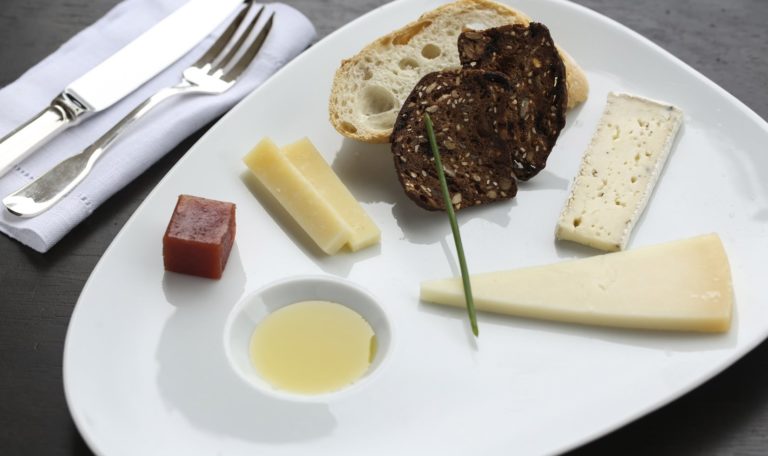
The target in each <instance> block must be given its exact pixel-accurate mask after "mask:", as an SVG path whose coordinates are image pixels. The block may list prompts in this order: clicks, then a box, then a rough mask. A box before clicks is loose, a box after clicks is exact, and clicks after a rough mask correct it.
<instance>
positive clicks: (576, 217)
mask: <svg viewBox="0 0 768 456" xmlns="http://www.w3.org/2000/svg"><path fill="white" fill-rule="evenodd" d="M682 121H683V113H682V111H680V110H679V109H677V108H675V107H674V106H670V105H666V104H662V103H658V102H656V101H652V100H648V99H645V98H641V97H637V96H633V95H626V94H615V93H611V94H609V95H608V104H607V105H606V108H605V111H604V112H603V116H602V118H601V119H600V123H599V124H598V126H597V131H596V132H595V134H594V136H593V137H592V142H591V143H590V144H589V147H588V148H587V151H586V152H585V153H584V157H583V158H582V161H581V168H580V169H579V173H578V175H577V176H576V178H575V179H574V182H573V185H572V186H571V194H570V196H569V197H568V200H567V202H566V204H565V208H564V209H563V211H562V213H561V215H560V219H559V221H558V223H557V230H556V232H555V236H556V237H557V239H563V240H569V241H574V242H578V243H580V244H584V245H588V246H591V247H594V248H597V249H601V250H607V251H616V250H624V249H625V248H626V246H627V242H628V241H629V236H630V234H631V233H632V228H633V227H634V225H635V223H636V222H637V219H638V218H639V217H640V215H642V213H643V210H644V209H645V206H646V204H647V202H648V199H649V198H650V196H651V193H652V192H653V188H654V185H655V184H656V180H657V179H658V177H659V173H660V172H661V170H662V168H663V167H664V163H665V162H666V160H667V157H668V156H669V151H670V149H671V148H672V143H673V142H674V140H675V136H676V135H677V132H678V130H679V129H680V125H681V124H682Z"/></svg>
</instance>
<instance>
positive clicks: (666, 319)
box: [421, 234, 733, 332]
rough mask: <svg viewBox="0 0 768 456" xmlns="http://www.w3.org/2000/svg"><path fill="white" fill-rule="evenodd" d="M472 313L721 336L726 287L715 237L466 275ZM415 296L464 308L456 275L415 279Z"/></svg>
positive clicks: (726, 315)
mask: <svg viewBox="0 0 768 456" xmlns="http://www.w3.org/2000/svg"><path fill="white" fill-rule="evenodd" d="M471 283H472V294H473V297H474V301H475V306H476V308H477V309H478V310H481V311H488V312H496V313H502V314H508V315H516V316H521V317H529V318H539V319H545V320H558V321H565V322H571V323H581V324H587V325H601V326H615V327H622V328H641V329H658V330H675V331H706V332H724V331H727V330H728V328H729V326H730V322H731V312H732V307H733V290H732V288H731V273H730V267H729V265H728V258H727V257H726V254H725V250H724V249H723V245H722V243H721V242H720V238H719V237H718V236H717V235H715V234H710V235H705V236H700V237H695V238H692V239H686V240H681V241H675V242H670V243H666V244H659V245H655V246H650V247H643V248H638V249H633V250H629V251H626V252H619V253H610V254H604V255H598V256H594V257H590V258H585V259H579V260H572V261H566V262H562V263H556V264H552V265H548V266H538V267H531V268H525V269H518V270H513V271H504V272H493V273H487V274H479V275H474V276H472V277H471ZM421 299H422V300H424V301H429V302H433V303H437V304H446V305H450V306H456V307H464V306H465V302H464V291H463V287H462V283H461V279H460V278H454V279H447V280H434V281H427V282H422V284H421Z"/></svg>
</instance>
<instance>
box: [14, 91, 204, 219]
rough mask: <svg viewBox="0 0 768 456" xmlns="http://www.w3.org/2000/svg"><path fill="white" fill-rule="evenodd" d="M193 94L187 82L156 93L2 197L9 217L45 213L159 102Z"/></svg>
mask: <svg viewBox="0 0 768 456" xmlns="http://www.w3.org/2000/svg"><path fill="white" fill-rule="evenodd" d="M195 91H196V87H195V86H193V85H190V84H189V83H187V82H182V83H179V84H177V85H175V86H173V87H168V88H165V89H162V90H160V91H158V92H157V93H155V94H154V95H152V96H151V97H149V98H147V99H146V100H145V101H144V102H142V103H141V104H140V105H138V106H137V107H136V108H134V109H133V110H132V111H131V112H130V113H128V114H127V115H126V116H125V117H123V118H122V119H121V120H120V121H119V122H118V123H117V124H115V126H114V127H112V128H110V129H109V131H107V132H106V133H104V135H102V136H101V137H100V138H99V139H97V140H96V141H95V142H94V143H93V144H91V145H90V146H88V147H87V148H86V149H85V150H83V151H82V152H80V153H79V154H76V155H73V156H71V157H69V158H67V159H66V160H64V161H62V162H60V163H59V164H57V165H56V166H54V167H53V168H51V169H50V170H48V171H46V172H45V174H43V175H41V176H40V177H38V178H37V179H35V180H34V181H32V182H30V183H29V184H27V185H26V186H25V187H23V188H21V189H19V190H17V191H16V192H14V193H12V194H10V195H8V196H6V197H5V198H3V204H4V205H5V207H6V208H8V210H9V211H11V212H12V213H13V214H15V215H18V216H21V217H32V216H35V215H38V214H40V213H41V212H44V211H46V210H48V209H49V208H50V207H51V206H53V205H54V204H56V203H57V202H59V201H60V200H61V199H62V198H63V197H64V196H66V195H67V194H68V193H69V192H70V191H72V189H73V188H75V187H76V186H77V185H78V184H79V183H80V182H82V181H83V180H84V179H85V178H86V176H88V174H89V173H90V172H91V169H93V165H94V164H95V163H96V161H97V160H98V159H99V158H100V157H101V156H102V155H103V154H104V152H105V151H106V150H107V149H108V148H109V146H111V145H112V144H113V143H114V142H115V140H116V139H117V138H118V137H119V136H120V135H121V134H122V133H123V132H125V131H126V130H127V129H128V128H129V127H130V126H131V125H132V124H133V123H135V122H136V121H137V120H139V119H141V118H142V117H144V116H145V115H147V113H149V112H150V111H152V109H154V108H155V107H156V106H157V105H159V104H160V103H162V102H163V101H165V100H167V99H169V98H171V97H173V96H175V95H179V94H184V93H191V92H195Z"/></svg>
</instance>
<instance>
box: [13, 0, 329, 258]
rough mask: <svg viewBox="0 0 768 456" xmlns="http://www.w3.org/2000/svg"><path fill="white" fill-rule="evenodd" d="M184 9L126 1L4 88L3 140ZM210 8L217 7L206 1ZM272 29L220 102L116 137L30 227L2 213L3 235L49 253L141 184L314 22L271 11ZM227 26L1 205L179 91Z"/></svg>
mask: <svg viewBox="0 0 768 456" xmlns="http://www.w3.org/2000/svg"><path fill="white" fill-rule="evenodd" d="M185 1H186V0H125V1H123V2H122V3H120V4H119V5H117V6H116V7H115V8H114V9H112V10H111V11H110V12H109V13H107V15H106V16H104V17H103V18H101V19H100V20H99V21H98V22H96V23H95V24H93V25H92V26H90V27H88V28H86V29H85V30H83V31H82V32H80V33H79V34H77V35H76V36H74V37H73V38H72V39H70V40H69V41H68V42H66V43H65V44H64V45H62V46H61V48H59V49H58V50H57V51H56V52H54V53H53V54H51V55H50V56H48V57H47V58H46V59H45V60H43V61H42V62H40V63H38V64H37V65H35V66H34V67H33V68H31V69H30V70H28V71H27V72H26V73H25V74H24V75H22V76H21V77H20V78H19V79H18V80H16V81H14V82H13V83H11V84H9V85H8V86H6V87H4V88H2V89H0V106H2V107H3V109H2V110H0V137H2V136H4V135H5V134H7V133H8V132H10V131H11V130H13V129H14V128H16V127H17V126H18V125H20V124H22V123H24V122H25V121H27V120H29V119H30V118H32V116H34V115H35V114H37V113H38V112H39V111H41V110H42V109H43V108H45V107H46V106H47V105H48V103H49V102H50V101H51V100H52V99H53V98H54V97H55V96H56V95H58V94H59V93H60V92H61V91H62V90H63V89H64V87H66V86H67V85H68V84H69V83H70V82H72V81H74V80H75V79H77V78H78V77H79V76H80V75H82V74H83V73H85V72H86V71H88V70H89V69H90V68H92V67H94V66H95V65H97V64H98V63H100V62H101V61H103V60H104V59H106V58H107V57H109V56H110V55H112V54H114V53H115V52H116V51H117V50H119V49H120V48H121V47H123V46H124V45H126V44H128V43H129V42H131V41H132V40H133V39H134V38H136V37H137V36H139V35H140V34H141V33H142V32H143V31H145V30H147V29H148V28H150V27H151V26H152V25H154V24H155V23H157V22H159V21H160V20H161V19H162V18H164V17H165V16H167V15H168V14H169V13H170V12H172V11H173V10H175V9H177V8H178V7H179V6H181V5H182V4H183V3H184V2H185ZM211 1H215V0H211ZM267 8H268V9H267V10H266V11H265V12H264V17H267V16H266V14H267V13H269V12H270V10H272V11H274V12H275V18H274V23H273V26H272V30H271V31H270V34H269V36H268V37H267V40H266V41H265V43H264V46H263V47H262V49H261V51H260V52H259V54H258V56H257V57H256V59H255V60H254V62H253V63H252V64H251V66H250V68H249V69H248V71H247V72H246V73H244V74H243V75H242V76H241V78H240V80H239V81H238V82H237V84H235V85H234V86H233V87H232V88H231V89H229V91H227V92H226V93H224V94H223V95H215V96H211V95H187V96H182V97H176V98H174V99H171V100H169V101H167V102H166V103H165V104H163V105H161V106H160V107H159V108H157V109H156V111H153V112H152V113H151V114H150V115H149V116H147V118H145V119H142V120H141V121H139V122H138V123H136V124H134V125H133V127H132V128H131V129H130V130H129V131H128V132H127V133H125V134H124V135H123V136H121V138H120V139H118V141H117V142H116V143H115V144H114V145H113V146H112V147H111V148H110V149H109V151H108V152H107V153H106V154H105V155H104V156H102V158H101V159H100V160H99V161H98V162H97V163H96V166H95V167H94V169H93V171H92V173H91V174H90V175H89V176H88V178H87V179H86V180H85V181H84V182H83V183H81V184H80V185H79V186H78V187H77V188H75V189H74V190H73V191H72V192H71V193H70V194H69V195H68V196H67V197H66V198H65V199H64V200H62V201H61V202H59V203H58V204H57V205H56V206H54V207H53V208H51V209H49V210H48V211H47V212H45V213H43V214H41V215H38V216H37V217H33V218H18V217H16V216H14V215H12V214H10V213H8V212H7V211H6V210H5V209H4V208H3V210H2V215H0V231H2V232H3V233H5V234H7V235H8V236H10V237H12V238H15V239H17V240H19V241H20V242H22V243H23V244H26V245H28V246H29V247H31V248H33V249H35V250H37V251H39V252H46V251H47V250H48V249H50V248H51V247H52V246H53V245H55V244H56V243H57V242H58V241H59V240H60V239H61V238H62V237H63V236H64V235H65V234H67V233H68V232H69V231H70V230H71V229H72V228H74V227H75V226H77V224H78V223H80V222H81V221H82V220H83V219H85V218H86V217H88V216H89V215H90V214H91V213H92V212H93V211H94V210H95V209H96V208H97V207H98V206H99V205H101V204H102V203H103V202H104V201H106V200H107V199H108V198H109V197H110V196H112V195H113V194H114V193H115V192H117V191H118V190H120V189H121V188H123V187H124V186H125V185H126V184H128V183H129V182H131V181H132V180H133V179H135V178H136V177H137V176H139V175H140V174H141V173H142V172H144V170H146V169H147V168H148V167H149V166H151V165H152V164H153V163H155V161H157V160H158V159H159V158H160V157H162V156H163V155H164V154H165V153H167V152H168V151H170V150H171V149H172V148H173V147H175V146H176V145H177V144H178V143H179V142H181V141H182V140H183V139H184V138H186V137H187V136H189V135H190V134H192V133H193V132H195V131H196V130H198V129H200V128H201V127H203V126H204V125H206V124H207V123H208V122H210V121H211V120H212V119H214V118H216V117H217V116H220V115H221V114H223V113H224V112H226V111H227V110H228V109H230V108H231V107H232V106H233V105H234V104H235V103H237V102H238V101H239V100H241V99H242V98H243V97H245V96H246V95H247V94H248V93H250V92H251V91H252V90H253V89H255V88H256V87H257V86H259V85H260V84H261V83H262V82H264V80H266V79H267V78H268V77H269V76H270V75H272V74H273V73H274V72H275V71H277V70H278V69H279V68H280V67H281V66H283V65H284V64H285V63H286V62H288V61H289V60H291V59H292V58H294V57H295V56H296V55H298V54H299V53H301V52H302V51H303V50H304V49H306V48H307V46H309V45H310V44H311V42H312V41H313V40H314V38H315V28H314V27H313V26H312V23H311V22H310V21H309V20H308V19H307V18H306V17H305V16H304V15H302V14H301V13H300V12H298V11H296V10H295V9H293V8H291V7H289V6H286V5H283V4H279V3H273V4H269V5H267ZM226 22H228V21H225V23H223V24H222V25H221V26H220V27H219V28H218V29H217V30H216V31H214V33H212V34H211V35H209V36H208V37H207V38H206V39H205V40H204V41H202V42H201V43H200V44H199V45H198V46H197V47H196V48H195V49H193V50H192V51H190V52H189V53H188V54H187V55H186V56H184V57H182V58H181V59H180V60H179V61H177V62H176V63H175V64H173V65H171V66H170V67H168V68H167V69H166V70H165V71H163V72H162V73H160V74H159V75H157V76H156V77H155V78H154V79H152V80H151V81H149V82H147V83H146V84H144V85H143V86H142V87H140V88H139V89H138V90H136V91H135V92H133V93H132V94H130V95H128V96H127V97H125V98H124V99H122V100H121V101H120V102H118V103H116V104H115V105H113V106H111V107H110V108H109V109H107V110H105V111H103V112H100V113H96V114H95V115H93V116H92V117H90V118H87V119H85V120H83V121H82V123H80V124H78V125H75V126H74V127H71V128H70V129H69V130H66V131H64V132H63V133H60V134H59V135H58V136H57V137H55V138H54V139H53V140H51V141H50V142H49V143H48V144H46V145H45V146H43V147H42V148H40V149H39V150H38V151H36V152H35V153H34V154H33V155H31V156H30V157H29V158H27V159H26V160H24V161H23V162H22V163H20V164H19V166H17V167H16V168H15V169H13V170H11V171H10V172H9V173H8V174H6V175H5V176H3V177H2V178H0V198H3V197H5V196H6V195H8V194H10V193H13V192H14V191H16V190H18V189H19V188H21V187H22V186H24V185H26V184H27V183H28V182H30V180H31V179H32V178H34V177H35V176H39V175H40V174H42V173H44V172H45V171H47V170H48V169H50V168H51V167H52V166H53V165H55V164H56V163H58V162H59V161H61V160H63V159H65V158H67V157H68V156H70V155H73V154H75V153H78V152H80V151H82V150H83V149H84V148H85V147H87V146H88V145H90V144H91V143H92V142H94V141H95V140H96V139H98V137H99V136H101V135H102V134H103V133H104V132H106V131H107V130H109V128H111V127H112V126H113V125H114V124H115V123H117V122H118V121H119V120H120V119H121V118H122V117H123V116H125V115H126V114H127V113H128V112H130V111H131V110H132V109H133V108H134V107H135V106H137V105H138V104H139V103H141V102H142V101H143V100H144V99H145V98H147V97H149V96H151V95H152V94H153V93H155V92H156V91H157V90H159V89H161V88H163V87H167V86H170V85H173V84H176V83H177V82H179V80H180V78H181V72H182V70H183V69H184V68H186V67H188V66H189V65H191V64H192V63H193V62H194V61H195V60H196V59H197V58H198V57H200V56H201V55H202V54H203V53H204V52H205V50H206V49H208V47H209V46H210V45H211V44H212V43H213V41H214V40H215V39H216V37H217V36H218V35H219V34H220V33H221V31H223V29H224V28H225V27H226V25H227V24H226Z"/></svg>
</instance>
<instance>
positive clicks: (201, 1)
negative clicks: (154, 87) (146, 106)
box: [0, 0, 243, 176]
mask: <svg viewBox="0 0 768 456" xmlns="http://www.w3.org/2000/svg"><path fill="white" fill-rule="evenodd" d="M242 1H243V0H191V1H189V2H188V3H186V4H184V5H183V6H182V7H180V8H179V9H177V10H176V11H174V12H173V13H171V14H170V15H168V16H167V17H166V18H164V19H163V20H162V21H160V22H158V23H157V24H156V25H155V26H153V27H152V28H150V29H149V30H147V31H146V32H144V33H143V34H142V35H141V36H139V37H138V38H136V39H135V40H134V41H132V42H131V43H129V44H128V45H126V46H125V47H123V48H122V49H120V50H119V51H117V52H116V53H115V54H113V55H112V56H111V57H109V58H107V59H106V60H104V61H103V62H102V63H100V64H99V65H97V66H96V67H94V68H93V69H91V70H90V71H88V72H87V73H85V74H84V75H82V76H81V77H80V78H78V79H77V80H75V81H74V82H72V83H71V84H69V86H67V88H65V89H64V91H63V92H62V93H61V94H59V95H58V96H57V97H56V98H54V99H53V101H52V102H51V103H50V105H49V106H48V107H47V108H45V109H44V110H43V111H41V112H40V113H39V114H37V115H36V116H34V117H33V118H32V119H31V120H30V121H28V122H27V123H25V124H24V125H22V126H20V127H18V128H17V129H15V130H13V131H12V132H10V133H9V134H8V135H6V136H5V137H4V138H2V139H0V176H2V175H4V174H5V173H7V172H8V171H9V170H11V169H12V168H13V167H14V165H16V164H17V163H19V162H20V161H22V160H23V159H24V158H26V157H27V156H28V155H29V154H31V153H32V152H33V151H34V150H35V149H37V148H38V147H40V146H41V145H43V144H44V143H46V142H47V141H48V140H49V139H50V138H52V137H53V136H55V135H56V134H57V133H59V132H61V131H62V130H64V129H66V128H69V127H71V126H73V125H75V124H77V123H78V122H79V121H81V120H82V119H84V118H86V117H87V116H89V115H91V114H93V113H96V112H99V111H102V110H104V109H106V108H108V107H109V106H111V105H112V104H114V103H115V102H117V101H118V100H120V99H122V98H123V97H125V96H126V95H128V94H129V93H131V92H133V91H134V90H136V89H137V88H138V87H140V86H141V85H142V84H144V83H145V82H146V81H148V80H150V79H152V78H153V77H154V76H155V75H156V74H157V73H159V72H160V71H162V70H163V69H165V68H166V67H168V66H169V65H171V64H172V63H174V62H175V61H176V60H178V59H179V58H180V57H182V56H183V55H184V54H186V53H187V52H189V51H190V50H191V49H192V48H193V47H195V46H196V45H197V44H198V43H200V42H201V41H202V40H203V38H205V37H206V36H207V35H208V34H209V33H211V32H212V31H213V29H214V28H216V26H217V25H219V24H220V23H222V22H224V20H225V19H226V18H227V16H229V14H230V13H232V12H233V11H234V10H235V7H237V6H238V5H240V4H241V3H242Z"/></svg>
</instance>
